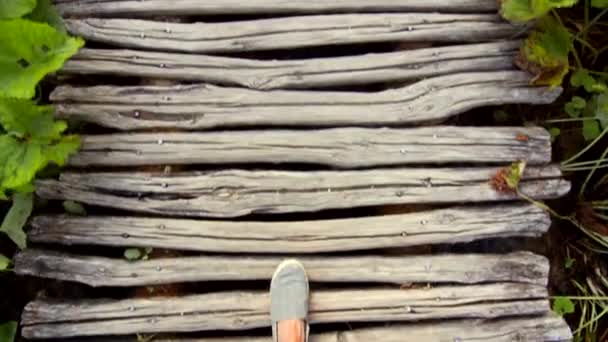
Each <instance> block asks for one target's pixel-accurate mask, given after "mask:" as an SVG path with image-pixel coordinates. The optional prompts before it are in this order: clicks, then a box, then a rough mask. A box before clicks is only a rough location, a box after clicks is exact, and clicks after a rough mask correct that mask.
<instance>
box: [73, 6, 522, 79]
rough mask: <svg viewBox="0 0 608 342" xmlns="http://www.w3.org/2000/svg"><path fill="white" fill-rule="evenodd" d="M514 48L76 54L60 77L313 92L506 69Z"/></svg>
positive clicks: (514, 45)
mask: <svg viewBox="0 0 608 342" xmlns="http://www.w3.org/2000/svg"><path fill="white" fill-rule="evenodd" d="M488 3H489V2H488ZM520 44H521V42H520V41H500V42H491V43H484V44H467V45H456V46H445V47H434V48H428V49H416V50H404V51H397V52H390V53H375V54H365V55H360V56H348V57H334V58H312V59H301V60H252V59H243V58H231V57H218V56H209V55H193V54H180V53H166V52H150V51H141V50H112V49H105V50H102V49H82V50H80V52H79V53H78V54H77V55H76V56H74V57H72V58H71V59H70V60H69V61H67V63H66V64H65V65H64V66H63V69H62V70H61V72H62V73H63V74H77V75H81V74H87V75H88V74H94V75H96V74H103V75H118V76H139V77H149V78H157V79H172V80H186V81H203V82H209V83H215V84H227V85H240V86H245V87H249V88H255V89H279V88H319V87H330V86H343V85H356V84H369V83H388V82H397V81H406V80H411V79H420V78H426V77H432V76H440V75H446V74H453V73H458V72H479V71H497V70H509V69H512V66H513V57H514V54H515V53H517V51H518V50H519V46H520Z"/></svg>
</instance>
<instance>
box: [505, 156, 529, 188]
mask: <svg viewBox="0 0 608 342" xmlns="http://www.w3.org/2000/svg"><path fill="white" fill-rule="evenodd" d="M525 169H526V162H525V161H518V162H515V163H513V164H511V167H510V168H509V173H507V175H506V177H505V180H506V181H507V185H508V186H509V188H511V189H517V187H518V186H519V181H520V180H521V177H522V176H523V174H524V170H525Z"/></svg>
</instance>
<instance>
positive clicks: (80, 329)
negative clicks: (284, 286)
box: [21, 283, 550, 338]
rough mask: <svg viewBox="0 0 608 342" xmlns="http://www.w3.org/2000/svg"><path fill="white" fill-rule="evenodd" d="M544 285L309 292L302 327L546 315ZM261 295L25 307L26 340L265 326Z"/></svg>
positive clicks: (266, 312) (265, 302)
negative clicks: (307, 318)
mask: <svg viewBox="0 0 608 342" xmlns="http://www.w3.org/2000/svg"><path fill="white" fill-rule="evenodd" d="M547 296H548V294H547V290H546V288H545V287H544V286H539V285H531V284H518V283H497V284H487V285H468V286H446V287H435V288H430V289H409V290H399V289H395V290H393V289H374V288H368V289H360V290H342V291H314V292H312V294H311V304H310V322H311V323H313V324H317V323H330V322H360V321H364V322H389V321H419V320H434V319H453V318H488V319H489V318H498V317H505V316H517V315H532V314H544V313H547V312H549V310H550V308H549V302H548V300H547V299H546V298H547ZM269 304H270V303H269V296H268V293H267V292H219V293H209V294H203V295H191V296H184V297H177V298H146V299H127V300H80V301H66V300H61V301H52V300H46V299H40V300H36V301H34V302H31V303H29V304H28V305H27V306H26V307H25V309H24V312H23V315H22V321H21V323H22V325H23V330H22V334H23V336H24V337H26V338H63V337H73V336H91V335H123V334H135V333H157V332H189V331H205V330H245V329H251V328H260V327H269V324H270V319H269Z"/></svg>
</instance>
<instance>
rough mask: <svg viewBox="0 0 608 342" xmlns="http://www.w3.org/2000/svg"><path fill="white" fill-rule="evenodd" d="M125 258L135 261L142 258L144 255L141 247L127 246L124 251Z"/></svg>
mask: <svg viewBox="0 0 608 342" xmlns="http://www.w3.org/2000/svg"><path fill="white" fill-rule="evenodd" d="M124 256H125V259H127V260H130V261H135V260H139V259H141V257H142V256H143V255H142V253H141V251H140V250H139V248H127V249H125V252H124Z"/></svg>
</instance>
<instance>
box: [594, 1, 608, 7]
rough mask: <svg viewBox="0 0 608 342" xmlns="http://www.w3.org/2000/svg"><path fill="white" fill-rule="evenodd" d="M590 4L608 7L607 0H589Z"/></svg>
mask: <svg viewBox="0 0 608 342" xmlns="http://www.w3.org/2000/svg"><path fill="white" fill-rule="evenodd" d="M591 6H593V7H598V8H608V0H591Z"/></svg>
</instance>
